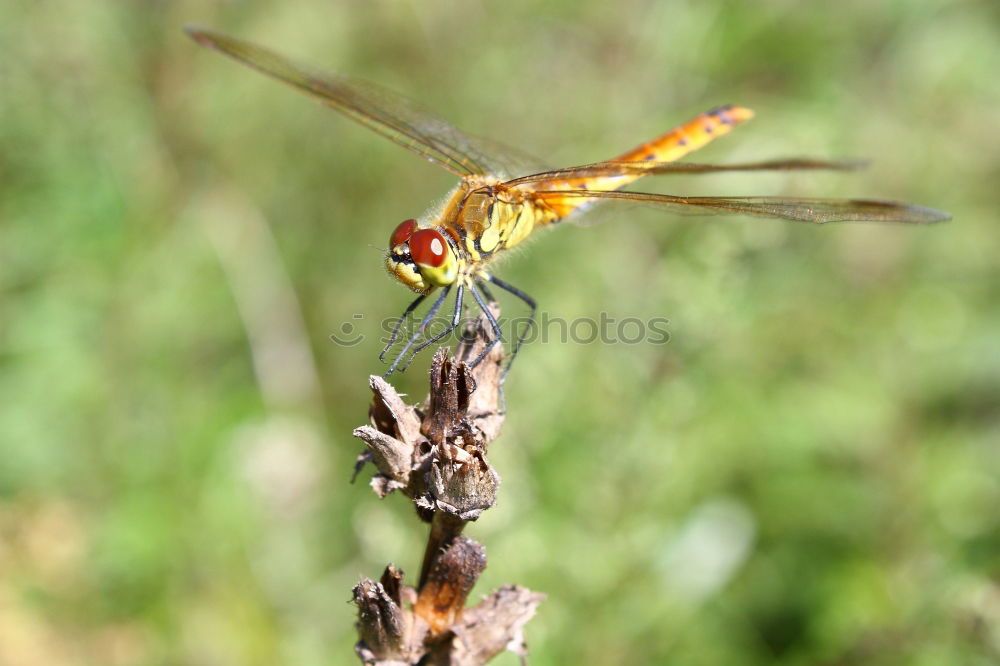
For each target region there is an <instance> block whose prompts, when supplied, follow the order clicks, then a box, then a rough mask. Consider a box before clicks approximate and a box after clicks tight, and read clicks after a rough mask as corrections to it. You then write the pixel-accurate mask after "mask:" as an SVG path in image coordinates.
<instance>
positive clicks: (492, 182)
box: [185, 25, 950, 377]
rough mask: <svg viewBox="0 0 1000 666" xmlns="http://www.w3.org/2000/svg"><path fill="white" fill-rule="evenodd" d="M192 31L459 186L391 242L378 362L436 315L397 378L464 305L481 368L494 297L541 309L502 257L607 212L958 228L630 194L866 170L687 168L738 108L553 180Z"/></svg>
mask: <svg viewBox="0 0 1000 666" xmlns="http://www.w3.org/2000/svg"><path fill="white" fill-rule="evenodd" d="M185 31H186V32H187V33H188V34H189V35H190V36H191V37H192V38H193V39H194V40H195V41H196V42H197V43H199V44H201V45H202V46H206V47H208V48H211V49H214V50H216V51H219V52H220V53H222V54H224V55H226V56H229V57H230V58H232V59H234V60H236V61H237V62H240V63H242V64H244V65H247V66H249V67H251V68H252V69H255V70H257V71H259V72H262V73H263V74H266V75H267V76H270V77H271V78H273V79H276V80H278V81H279V82H281V83H284V84H286V85H288V86H290V87H292V88H294V89H296V90H298V91H300V92H302V93H305V94H306V95H308V96H310V97H312V98H314V99H315V100H318V101H319V102H321V103H323V104H325V105H327V106H329V107H331V108H332V109H334V110H336V111H339V112H340V113H342V114H344V115H345V116H347V117H348V118H350V119H351V120H354V121H356V122H358V123H360V124H362V125H364V126H365V127H367V128H368V129H370V130H372V131H374V132H376V133H377V134H381V135H382V136H383V137H385V138H387V139H389V140H390V141H393V142H395V143H397V144H399V145H401V146H402V147H404V148H406V149H408V150H410V151H411V152H413V153H416V154H417V155H419V156H421V157H423V158H424V159H426V160H428V161H430V162H431V163H433V164H436V165H437V166H439V167H441V168H443V169H446V170H447V171H449V172H451V173H452V174H454V175H455V176H458V177H459V179H460V180H459V183H458V185H457V186H456V187H455V188H454V189H453V190H452V191H451V193H450V194H448V195H447V196H446V197H445V198H444V200H443V202H442V203H441V204H440V205H438V206H436V207H434V208H432V209H431V210H430V211H429V212H427V213H425V214H424V215H423V216H421V217H420V218H411V219H407V220H404V221H403V222H401V223H399V224H398V225H397V226H396V227H395V229H394V230H393V231H392V233H391V234H390V236H389V248H388V250H387V251H386V256H385V268H386V270H387V271H388V272H389V274H390V275H391V276H392V277H394V278H395V279H396V280H398V281H399V282H401V283H402V284H403V285H405V286H406V287H408V288H409V289H411V290H412V291H414V292H416V293H417V297H416V299H415V300H413V302H411V303H410V304H409V306H407V308H406V310H405V311H404V312H403V315H402V316H401V317H400V318H399V320H398V321H397V323H396V326H395V328H394V330H393V332H392V334H391V335H390V337H389V341H388V344H386V346H385V348H384V349H383V350H382V353H381V354H380V356H379V359H380V360H381V361H383V362H385V357H386V354H388V353H389V351H390V350H392V349H393V348H394V347H395V346H396V345H397V343H399V342H401V339H400V331H401V327H402V325H403V323H404V322H406V321H412V320H413V317H414V313H415V312H416V311H417V310H418V308H419V307H420V306H421V304H423V303H424V302H425V301H426V300H427V299H428V298H431V297H432V296H433V298H432V299H431V302H430V306H429V308H428V309H427V311H426V314H425V315H424V316H423V318H422V319H421V321H420V324H419V325H418V326H417V327H416V328H415V330H414V331H413V332H412V334H410V335H408V336H406V341H405V343H403V345H402V348H401V350H400V351H399V352H398V353H397V354H396V356H395V358H394V360H393V361H392V364H391V365H390V367H389V370H388V371H387V372H386V373H385V375H384V376H386V377H388V376H389V375H391V374H392V373H393V372H395V371H396V370H397V369H398V370H400V371H403V370H405V369H406V368H407V367H408V366H409V365H410V363H411V362H412V361H413V359H414V358H415V357H416V356H417V354H418V353H419V352H421V351H422V350H424V349H426V348H427V347H430V346H432V345H434V344H436V343H438V342H439V341H441V340H442V339H444V338H445V337H446V336H448V335H450V334H451V333H452V332H453V331H454V330H455V329H456V328H458V326H459V324H460V323H461V321H462V315H463V312H464V309H463V308H464V302H465V299H466V294H467V293H468V294H471V295H472V298H473V299H474V300H475V302H476V304H477V305H478V307H479V309H480V310H481V311H482V312H483V314H484V315H485V316H486V318H487V320H488V322H489V326H490V329H491V331H492V337H491V339H490V341H489V342H488V344H486V345H485V347H484V348H483V349H482V350H481V351H480V352H479V354H478V356H477V357H476V358H475V359H473V360H472V362H471V363H470V364H469V365H470V366H475V365H477V364H478V363H479V362H480V361H482V360H483V358H485V357H486V355H487V354H488V353H489V352H490V350H491V349H492V348H493V346H495V345H496V344H498V343H500V342H502V341H503V334H502V331H501V327H500V325H499V323H498V322H497V320H496V317H495V315H494V314H493V312H492V311H491V310H490V308H489V306H488V302H489V301H494V300H495V299H494V298H493V295H492V293H491V290H490V287H496V288H498V289H500V290H503V291H505V292H508V293H510V294H512V295H513V296H514V297H516V298H518V299H520V300H521V301H522V302H523V303H524V304H525V305H526V306H527V307H528V309H529V311H530V321H534V318H535V315H536V313H537V309H538V304H537V302H536V301H535V299H533V298H532V297H531V296H529V295H528V294H527V293H525V292H524V291H522V290H521V289H519V288H517V287H515V286H513V285H511V284H509V283H507V282H505V281H503V280H501V279H500V278H498V277H496V276H495V275H494V274H493V273H492V272H491V271H490V267H491V265H492V264H493V262H494V261H495V260H496V259H497V258H498V257H500V256H502V255H504V253H505V252H506V251H507V250H509V249H511V248H513V247H515V246H517V245H519V244H520V243H522V242H524V241H525V240H526V239H528V237H530V236H532V235H533V234H534V233H535V232H536V231H538V230H540V229H545V228H548V227H553V226H555V225H557V224H559V223H561V222H563V221H564V220H567V219H570V218H575V217H577V216H578V215H579V214H580V213H583V212H584V211H586V210H587V209H589V208H591V207H592V206H593V205H594V204H596V203H599V202H633V203H639V204H644V205H647V206H654V207H657V208H660V209H662V210H665V211H667V212H670V213H675V214H697V215H742V216H751V217H760V218H776V219H784V220H792V221H796V222H808V223H815V224H823V223H826V222H843V221H852V222H893V223H906V224H926V223H932V222H940V221H944V220H948V219H950V216H949V215H948V214H947V213H944V212H941V211H938V210H934V209H931V208H925V207H922V206H916V205H912V204H906V203H901V202H896V201H886V200H881V199H830V198H805V197H797V198H792V197H769V196H697V197H690V196H688V197H685V196H677V195H671V194H656V193H649V192H636V191H632V190H623V189H622V188H623V187H626V186H628V185H630V184H631V183H633V182H635V181H636V180H638V179H639V178H642V177H644V176H653V175H669V174H708V173H720V172H732V171H740V172H749V171H791V170H820V169H823V170H848V169H855V168H858V167H860V166H863V163H861V162H858V161H834V160H823V159H774V160H767V161H761V162H749V163H740V164H697V163H689V162H677V161H676V160H678V159H680V158H682V157H684V156H685V155H687V154H688V153H690V152H692V151H694V150H697V149H699V148H701V147H703V146H705V145H706V144H708V143H709V142H711V141H713V140H714V139H717V138H719V137H721V136H724V135H725V134H728V133H729V132H730V131H731V130H732V129H733V128H734V127H736V126H737V125H740V124H741V123H743V122H745V121H747V120H749V119H750V118H752V117H753V115H754V114H753V111H751V110H750V109H747V108H744V107H740V106H732V105H727V106H720V107H717V108H714V109H712V110H710V111H707V112H705V113H702V114H700V115H698V116H697V117H695V118H693V119H691V120H689V121H688V122H686V123H683V124H682V125H679V126H678V127H676V128H674V129H672V130H670V131H668V132H666V133H665V134H662V135H660V136H657V137H656V138H654V139H652V140H650V141H647V142H645V143H643V144H641V145H639V146H637V147H636V148H634V149H632V150H630V151H628V152H626V153H623V154H621V155H619V156H618V157H616V158H614V159H611V160H606V161H602V162H596V163H592V164H585V165H581V166H573V167H568V168H562V169H551V168H548V167H547V166H546V165H544V164H542V163H540V162H539V161H537V160H536V159H535V158H533V157H531V156H528V155H526V154H525V153H522V152H520V151H518V150H515V149H513V148H510V147H508V146H505V145H503V144H501V143H498V142H495V141H492V140H489V139H485V138H481V137H478V136H474V135H472V134H467V133H466V132H463V131H461V130H459V129H457V128H456V127H454V126H452V125H451V124H450V123H448V122H446V121H444V120H442V119H440V118H438V117H437V116H435V115H434V114H432V113H430V112H429V111H426V110H424V109H423V108H421V107H420V106H419V105H418V104H417V103H416V102H413V101H411V100H409V99H407V98H406V97H403V96H401V95H398V94H396V93H394V92H391V91H389V90H387V89H385V88H382V87H380V86H377V85H375V84H373V83H370V82H368V81H364V80H360V79H356V78H354V77H351V76H347V75H344V74H339V73H332V72H324V71H320V70H318V69H315V68H313V67H310V66H308V65H304V64H299V63H296V62H294V61H293V60H290V59H288V58H286V57H284V56H281V55H279V54H277V53H275V52H273V51H271V50H269V49H267V48H264V47H262V46H258V45H256V44H252V43H249V42H246V41H243V40H240V39H236V38H233V37H229V36H227V35H224V34H221V33H219V32H216V31H214V30H212V29H209V28H205V27H201V26H196V25H192V26H186V27H185ZM452 293H454V295H455V298H454V304H453V306H452V308H451V315H450V317H449V318H448V324H447V326H446V327H444V328H443V330H441V331H439V332H437V333H436V334H434V335H432V336H429V337H428V336H427V335H426V331H427V330H428V327H429V325H430V324H431V323H432V322H433V321H434V318H435V317H436V316H437V314H438V312H439V311H440V310H441V308H442V306H443V305H444V303H445V302H446V300H447V298H448V296H449V294H452ZM528 330H530V328H529V329H526V330H525V331H523V332H522V333H521V334H520V335H519V336H518V337H517V339H516V340H515V341H514V343H513V345H512V348H511V354H510V356H509V358H508V361H507V364H506V367H505V369H504V372H503V374H504V376H506V373H507V372H508V371H509V370H510V365H511V363H513V360H514V358H515V357H516V355H517V351H518V349H519V348H520V346H521V343H522V342H523V341H524V340H525V336H526V332H527V331H528Z"/></svg>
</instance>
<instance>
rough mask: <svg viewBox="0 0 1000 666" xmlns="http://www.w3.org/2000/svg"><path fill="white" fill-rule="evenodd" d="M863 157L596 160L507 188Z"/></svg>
mask: <svg viewBox="0 0 1000 666" xmlns="http://www.w3.org/2000/svg"><path fill="white" fill-rule="evenodd" d="M867 164H868V163H867V162H866V161H864V160H819V159H810V158H795V159H780V160H768V161H764V162H746V163H743V164H693V163H687V162H618V161H609V162H595V163H593V164H585V165H583V166H575V167H567V168H565V169H555V170H551V171H544V172H542V173H536V174H531V175H529V176H522V177H520V178H515V179H513V180H509V181H507V182H506V183H504V185H506V186H507V187H524V186H528V185H534V186H535V188H537V189H540V190H544V189H548V188H546V184H547V183H549V182H551V183H554V184H557V185H563V184H564V183H566V182H567V181H579V182H580V183H581V184H586V183H587V181H590V180H601V179H604V178H618V177H621V176H635V177H638V176H655V175H666V174H698V173H720V172H724V171H809V170H821V169H822V170H835V171H851V170H854V169H861V168H864V167H865V166H867Z"/></svg>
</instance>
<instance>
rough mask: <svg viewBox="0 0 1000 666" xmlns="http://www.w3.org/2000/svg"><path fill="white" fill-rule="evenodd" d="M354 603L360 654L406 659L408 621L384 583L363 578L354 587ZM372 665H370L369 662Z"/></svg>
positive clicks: (380, 658) (381, 657) (364, 656)
mask: <svg viewBox="0 0 1000 666" xmlns="http://www.w3.org/2000/svg"><path fill="white" fill-rule="evenodd" d="M354 603H355V604H357V606H358V622H357V628H358V636H359V637H360V638H361V641H360V643H359V644H358V646H357V648H356V649H357V651H358V654H359V655H362V650H364V651H365V653H366V655H362V659H364V660H365V661H366V662H367V661H368V659H367V658H366V656H367V655H370V656H371V657H373V658H374V659H376V660H380V661H381V660H385V659H400V660H403V659H405V657H406V644H407V636H406V627H407V624H408V623H407V621H406V617H405V615H404V612H403V609H402V608H400V606H399V604H398V603H396V601H395V600H394V599H393V598H392V597H391V596H390V595H389V594H388V593H386V591H385V588H384V587H383V586H382V584H381V583H376V582H375V581H373V580H372V579H371V578H363V579H361V582H360V583H358V584H357V585H355V586H354ZM369 663H370V662H369Z"/></svg>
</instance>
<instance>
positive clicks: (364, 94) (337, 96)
mask: <svg viewBox="0 0 1000 666" xmlns="http://www.w3.org/2000/svg"><path fill="white" fill-rule="evenodd" d="M184 30H185V31H186V32H187V33H188V34H189V35H191V37H192V38H194V40H195V41H196V42H198V43H199V44H201V45H202V46H206V47H208V48H211V49H215V50H217V51H219V52H221V53H223V54H225V55H227V56H229V57H230V58H233V59H234V60H236V61H237V62H240V63H243V64H244V65H247V66H249V67H252V68H253V69H256V70H257V71H259V72H262V73H264V74H266V75H268V76H270V77H272V78H274V79H277V80H278V81H280V82H281V83H284V84H286V85H288V86H290V87H292V88H295V89H296V90H298V91H300V92H303V93H305V94H307V95H310V96H311V97H313V98H315V99H317V100H319V101H320V102H323V103H324V104H326V105H328V106H330V107H332V108H333V109H336V110H337V111H340V112H341V113H343V114H344V115H346V116H347V117H349V118H351V119H352V120H355V121H357V122H359V123H361V124H362V125H364V126H365V127H367V128H368V129H371V130H373V131H375V132H378V133H379V134H381V135H382V136H384V137H386V138H388V139H389V140H391V141H394V142H395V143H397V144H399V145H401V146H403V147H404V148H407V149H409V150H411V151H413V152H414V153H416V154H418V155H420V156H422V157H424V158H426V159H427V160H430V161H431V162H433V163H435V164H437V165H438V166H441V167H443V168H445V169H447V170H448V171H450V172H452V173H453V174H455V175H457V176H467V175H473V174H476V175H486V174H493V175H498V176H500V177H502V178H503V177H509V176H512V175H516V174H518V173H526V172H530V171H533V170H537V169H541V168H544V166H541V165H539V162H538V160H535V159H534V158H532V157H530V156H527V155H525V154H523V153H521V152H519V151H517V150H515V149H513V148H509V147H507V146H503V145H502V144H499V143H496V142H493V141H490V140H488V139H482V138H479V137H475V136H471V135H469V134H466V133H464V132H462V131H461V130H459V129H457V128H455V127H453V126H452V125H450V124H449V123H447V122H445V121H444V120H441V119H440V118H438V117H436V116H435V115H433V114H432V113H430V112H428V111H425V110H423V109H421V108H420V107H419V106H418V105H417V104H416V103H415V102H413V101H411V100H409V99H407V98H405V97H403V96H401V95H398V94H396V93H393V92H391V91H389V90H386V89H384V88H381V87H379V86H376V85H374V84H372V83H368V82H367V81H361V80H359V79H354V78H351V77H348V76H345V75H343V74H333V73H327V72H320V71H317V70H314V69H313V68H311V67H309V66H307V65H301V64H297V63H295V62H293V61H291V60H289V59H287V58H285V57H283V56H281V55H278V54H277V53H274V52H273V51H271V50H269V49H266V48H264V47H261V46H257V45H255V44H251V43H249V42H245V41H242V40H239V39H235V38H233V37H227V36H226V35H223V34H221V33H218V32H215V31H213V30H211V29H208V28H204V27H201V26H185V28H184Z"/></svg>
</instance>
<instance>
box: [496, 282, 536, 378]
mask: <svg viewBox="0 0 1000 666" xmlns="http://www.w3.org/2000/svg"><path fill="white" fill-rule="evenodd" d="M489 281H490V282H492V283H493V284H495V285H496V286H498V287H500V288H501V289H503V290H504V291H506V292H507V293H510V294H513V295H514V296H517V297H518V298H519V299H521V300H522V301H524V303H525V304H526V305H527V306H528V307H529V308H530V309H531V315H530V316H529V320H528V327H527V328H525V329H524V330H523V331H521V332H520V333H518V336H517V340H515V341H514V347H513V349H511V352H510V358H509V359H508V360H507V367H506V368H504V369H503V374H502V375H501V376H500V382H501V383H503V381H504V380H505V379H506V378H507V373H508V372H510V366H512V365H513V364H514V359H515V358H517V352H518V351H520V349H521V344H522V343H524V340H525V339H526V338H527V337H528V335H529V333H530V332H531V328H532V327H533V326H534V325H535V314H536V313H537V312H538V303H537V302H535V299H533V298H532V297H531V296H528V295H527V294H526V293H524V292H523V291H521V290H520V289H518V288H517V287H515V286H513V285H510V284H507V283H506V282H504V281H503V280H501V279H499V278H496V277H493V276H492V275H490V276H489Z"/></svg>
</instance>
